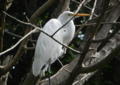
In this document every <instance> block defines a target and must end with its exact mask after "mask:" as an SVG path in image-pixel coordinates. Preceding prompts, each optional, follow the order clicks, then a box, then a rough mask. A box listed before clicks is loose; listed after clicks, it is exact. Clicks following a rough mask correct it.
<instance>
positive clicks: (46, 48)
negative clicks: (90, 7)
mask: <svg viewBox="0 0 120 85" xmlns="http://www.w3.org/2000/svg"><path fill="white" fill-rule="evenodd" d="M73 16H89V14H74V13H73V12H70V11H64V12H63V13H62V14H60V16H59V17H58V18H57V19H50V20H49V21H48V22H47V23H46V24H45V25H44V27H43V30H44V31H45V32H46V33H48V34H49V35H52V34H54V33H55V32H56V31H57V30H58V29H59V28H60V27H61V26H63V25H64V24H65V23H66V22H67V21H68V20H69V19H71V18H72V17H73ZM74 33H75V25H74V22H73V20H71V21H70V22H68V23H67V24H66V25H65V26H64V27H63V28H62V29H61V30H59V31H58V32H57V33H56V34H55V35H54V36H53V38H55V39H56V40H58V41H59V42H61V43H63V44H65V45H68V44H69V43H70V41H71V40H72V39H73V37H74ZM62 47H63V46H62V45H60V44H59V43H57V42H56V41H54V40H53V39H52V38H50V37H48V36H47V35H45V34H44V33H41V34H40V35H39V38H38V40H37V45H36V49H35V55H34V61H33V64H32V73H33V75H34V76H38V75H44V73H45V71H46V70H47V69H48V66H49V63H50V64H52V63H53V62H55V61H56V60H57V59H58V57H60V56H61V55H62V54H63V53H64V51H65V50H64V49H63V48H62Z"/></svg>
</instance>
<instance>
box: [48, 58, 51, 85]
mask: <svg viewBox="0 0 120 85" xmlns="http://www.w3.org/2000/svg"><path fill="white" fill-rule="evenodd" d="M48 63H49V67H48V72H49V78H48V79H49V85H51V80H50V76H51V59H49V61H48Z"/></svg>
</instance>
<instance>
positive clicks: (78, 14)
mask: <svg viewBox="0 0 120 85" xmlns="http://www.w3.org/2000/svg"><path fill="white" fill-rule="evenodd" d="M72 16H90V14H87V13H77V14H72Z"/></svg>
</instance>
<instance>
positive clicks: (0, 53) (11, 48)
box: [0, 29, 37, 56]
mask: <svg viewBox="0 0 120 85" xmlns="http://www.w3.org/2000/svg"><path fill="white" fill-rule="evenodd" d="M36 30H37V29H34V30H32V31H30V32H29V33H28V34H26V35H25V36H24V37H22V38H21V39H20V40H19V41H18V42H17V43H16V44H15V45H13V46H12V47H10V48H8V49H7V50H5V51H3V52H0V56H1V55H3V54H5V53H7V52H9V51H11V50H13V49H14V48H15V47H17V46H18V45H19V44H20V43H21V42H22V41H23V40H24V39H25V38H27V37H28V36H29V35H31V34H32V33H34V32H35V31H36Z"/></svg>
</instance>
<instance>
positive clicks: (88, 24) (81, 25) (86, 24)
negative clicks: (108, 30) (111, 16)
mask: <svg viewBox="0 0 120 85" xmlns="http://www.w3.org/2000/svg"><path fill="white" fill-rule="evenodd" d="M96 24H97V23H85V24H80V25H75V26H77V27H84V26H91V25H96ZM100 24H120V22H100Z"/></svg>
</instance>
